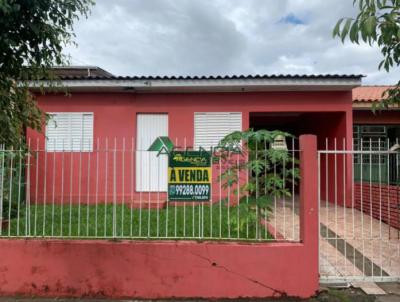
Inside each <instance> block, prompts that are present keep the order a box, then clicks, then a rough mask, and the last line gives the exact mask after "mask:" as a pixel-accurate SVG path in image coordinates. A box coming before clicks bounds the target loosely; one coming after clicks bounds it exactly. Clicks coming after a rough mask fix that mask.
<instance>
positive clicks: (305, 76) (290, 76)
mask: <svg viewBox="0 0 400 302" xmlns="http://www.w3.org/2000/svg"><path fill="white" fill-rule="evenodd" d="M362 77H363V75H360V74H263V75H260V74H256V75H218V76H212V75H211V76H93V75H92V76H69V75H63V76H60V79H61V80H166V81H168V80H188V81H190V80H237V79H242V80H246V79H248V80H257V79H360V78H362Z"/></svg>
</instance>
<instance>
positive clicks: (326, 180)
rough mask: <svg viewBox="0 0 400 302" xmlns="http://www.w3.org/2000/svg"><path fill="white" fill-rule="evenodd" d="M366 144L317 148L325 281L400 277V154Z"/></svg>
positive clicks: (387, 148)
mask: <svg viewBox="0 0 400 302" xmlns="http://www.w3.org/2000/svg"><path fill="white" fill-rule="evenodd" d="M361 146H362V147H361V148H358V149H361V150H348V149H347V148H346V146H345V141H343V143H342V144H340V146H339V144H338V143H337V141H336V140H335V141H332V142H329V143H328V141H327V142H326V149H325V150H320V151H318V164H319V175H318V182H319V183H318V186H319V192H318V196H319V206H320V208H319V219H320V231H319V261H320V264H319V270H320V281H321V282H322V283H344V282H345V283H352V282H360V281H363V282H364V281H372V282H388V281H389V282H391V281H394V282H398V281H400V214H399V212H400V186H399V158H400V153H399V152H398V151H395V150H394V149H395V148H392V150H390V146H389V144H381V142H380V141H379V142H377V144H374V143H373V142H369V144H365V143H363V142H361ZM366 146H367V147H366ZM382 146H385V148H383V147H382ZM356 149H357V148H356Z"/></svg>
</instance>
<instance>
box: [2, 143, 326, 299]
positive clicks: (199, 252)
mask: <svg viewBox="0 0 400 302" xmlns="http://www.w3.org/2000/svg"><path fill="white" fill-rule="evenodd" d="M300 149H301V152H300V173H301V186H300V218H301V219H300V222H301V224H300V242H299V243H289V242H287V243H283V242H270V243H243V242H242V243H226V242H195V241H104V240H103V241H99V240H86V241H83V240H13V239H1V240H0V251H1V257H0V295H29V296H32V295H35V296H36V295H37V296H48V297H55V296H68V297H82V296H85V297H86V296H87V297H108V298H146V299H158V298H160V299H161V298H162V299H165V298H240V297H254V298H264V297H278V296H296V297H302V298H307V297H310V296H312V295H314V294H315V293H316V291H317V290H318V281H319V278H318V198H317V197H318V196H317V191H318V190H317V171H318V167H317V140H316V137H315V136H312V135H304V136H301V137H300Z"/></svg>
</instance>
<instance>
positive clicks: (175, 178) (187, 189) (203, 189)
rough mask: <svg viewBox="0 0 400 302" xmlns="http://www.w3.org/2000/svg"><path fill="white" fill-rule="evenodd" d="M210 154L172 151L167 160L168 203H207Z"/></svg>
mask: <svg viewBox="0 0 400 302" xmlns="http://www.w3.org/2000/svg"><path fill="white" fill-rule="evenodd" d="M210 194H211V153H210V152H207V151H172V152H171V153H170V154H169V160H168V200H169V201H209V200H210Z"/></svg>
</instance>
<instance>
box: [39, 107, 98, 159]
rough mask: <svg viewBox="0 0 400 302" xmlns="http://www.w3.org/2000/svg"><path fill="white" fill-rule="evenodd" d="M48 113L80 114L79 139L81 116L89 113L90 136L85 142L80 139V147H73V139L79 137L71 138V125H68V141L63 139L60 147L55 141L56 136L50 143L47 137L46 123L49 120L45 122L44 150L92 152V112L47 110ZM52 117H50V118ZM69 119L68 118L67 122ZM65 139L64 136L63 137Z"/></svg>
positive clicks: (51, 114)
mask: <svg viewBox="0 0 400 302" xmlns="http://www.w3.org/2000/svg"><path fill="white" fill-rule="evenodd" d="M47 114H48V115H50V116H53V115H59V116H60V115H67V116H73V115H81V116H82V132H81V136H80V139H81V140H82V137H83V134H84V133H83V130H84V127H83V116H84V115H90V116H92V121H91V125H90V127H91V129H90V132H91V137H90V139H89V140H87V142H83V143H82V141H81V144H80V145H81V147H80V148H79V147H78V148H75V147H74V146H75V144H74V141H75V140H76V139H79V138H71V128H72V127H68V129H69V142H67V143H66V141H63V142H62V143H61V147H60V146H59V142H57V138H55V142H53V143H50V140H51V139H50V138H49V127H48V123H49V121H48V122H47V123H46V133H45V135H46V151H47V152H92V151H93V135H94V113H93V112H76V111H74V112H70V111H69V112H68V111H63V112H47ZM51 118H52V117H50V119H51ZM70 122H71V121H70V120H69V123H70ZM63 139H64V140H65V138H63Z"/></svg>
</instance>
